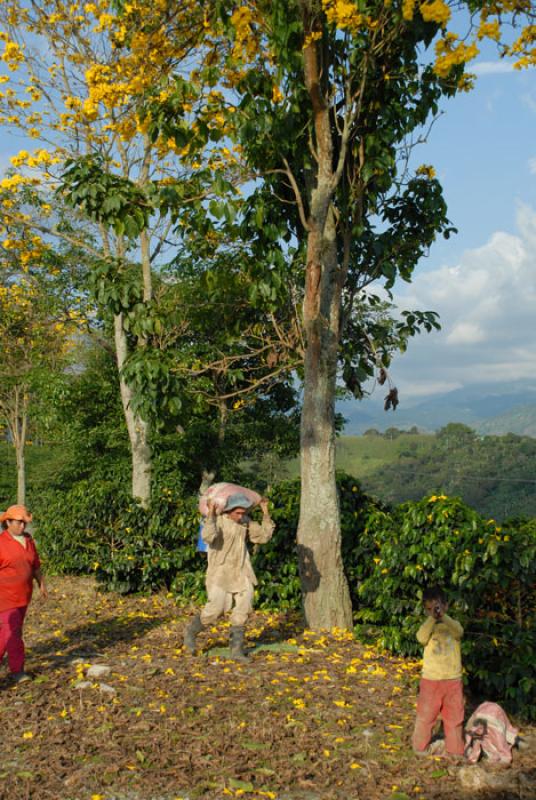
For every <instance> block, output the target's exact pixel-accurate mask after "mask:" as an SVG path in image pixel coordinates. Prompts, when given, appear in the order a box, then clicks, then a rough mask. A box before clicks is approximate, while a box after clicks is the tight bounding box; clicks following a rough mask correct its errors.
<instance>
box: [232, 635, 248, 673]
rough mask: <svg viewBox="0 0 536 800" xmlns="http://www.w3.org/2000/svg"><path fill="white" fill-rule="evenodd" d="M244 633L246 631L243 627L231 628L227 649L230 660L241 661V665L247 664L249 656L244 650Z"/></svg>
mask: <svg viewBox="0 0 536 800" xmlns="http://www.w3.org/2000/svg"><path fill="white" fill-rule="evenodd" d="M245 633H246V630H245V628H244V627H243V626H240V627H238V626H235V627H233V628H231V639H230V648H229V649H230V651H231V658H232V659H233V660H234V661H242V662H243V663H245V664H247V663H248V662H249V656H248V654H247V653H246V651H245V650H244V638H245Z"/></svg>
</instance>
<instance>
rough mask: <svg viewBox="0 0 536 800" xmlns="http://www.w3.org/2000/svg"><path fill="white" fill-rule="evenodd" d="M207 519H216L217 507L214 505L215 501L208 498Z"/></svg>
mask: <svg viewBox="0 0 536 800" xmlns="http://www.w3.org/2000/svg"><path fill="white" fill-rule="evenodd" d="M207 509H208V513H207V517H215V516H216V506H215V505H214V500H213V499H212V497H209V498H207Z"/></svg>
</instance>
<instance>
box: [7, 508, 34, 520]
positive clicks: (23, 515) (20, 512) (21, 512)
mask: <svg viewBox="0 0 536 800" xmlns="http://www.w3.org/2000/svg"><path fill="white" fill-rule="evenodd" d="M8 519H20V520H22V522H31V521H32V515H31V514H30V512H29V511H28V509H27V508H26V506H9V508H8V509H7V511H4V513H3V514H0V522H5V521H6V520H8Z"/></svg>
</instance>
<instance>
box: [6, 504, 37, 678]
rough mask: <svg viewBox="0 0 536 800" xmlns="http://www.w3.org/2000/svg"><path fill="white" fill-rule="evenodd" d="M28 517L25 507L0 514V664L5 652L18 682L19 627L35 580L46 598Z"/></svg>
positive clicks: (20, 667) (21, 648) (21, 654)
mask: <svg viewBox="0 0 536 800" xmlns="http://www.w3.org/2000/svg"><path fill="white" fill-rule="evenodd" d="M31 521H32V515H31V514H30V513H29V511H28V510H27V509H26V508H25V506H10V507H9V508H8V509H7V511H4V513H3V514H0V523H1V526H2V532H1V533H0V662H1V661H2V659H3V657H4V654H5V653H6V652H7V660H8V665H9V670H10V672H11V675H12V677H13V679H14V680H15V681H16V682H17V683H20V682H21V681H24V680H28V679H29V675H27V673H26V672H24V642H23V640H22V625H23V623H24V617H25V615H26V609H27V608H28V605H29V603H30V600H31V599H32V590H33V582H34V580H35V581H37V583H38V585H39V589H40V592H41V597H42V598H43V599H46V598H47V597H48V592H47V588H46V586H45V581H44V578H43V573H42V572H41V562H40V561H39V556H38V554H37V550H36V547H35V543H34V540H33V539H32V537H31V536H30V535H29V534H28V533H26V530H25V529H26V525H27V523H28V522H31Z"/></svg>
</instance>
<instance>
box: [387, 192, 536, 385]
mask: <svg viewBox="0 0 536 800" xmlns="http://www.w3.org/2000/svg"><path fill="white" fill-rule="evenodd" d="M516 220H517V228H518V232H517V234H516V235H514V234H511V233H505V232H502V231H498V232H496V233H494V234H493V235H492V236H491V237H490V239H489V241H488V242H487V243H486V244H485V245H483V246H482V247H479V248H476V249H474V250H467V251H466V252H465V253H464V254H463V255H462V257H461V259H460V261H459V263H458V264H455V265H452V266H451V265H442V266H438V267H437V268H436V269H432V270H427V271H423V272H421V273H420V274H417V275H416V277H415V278H414V281H413V284H412V285H411V287H410V288H409V292H407V293H405V294H404V295H400V296H397V297H396V298H395V301H396V304H397V305H398V306H399V307H400V308H405V309H412V308H420V309H423V310H433V311H437V312H438V313H439V315H440V322H441V326H442V329H441V331H437V332H434V333H432V334H422V335H421V336H418V337H417V338H416V339H414V340H413V341H412V342H411V343H410V345H409V348H408V352H407V353H406V354H404V355H403V356H401V357H397V358H395V360H394V363H393V365H392V371H393V372H394V373H396V377H395V380H396V382H397V385H398V386H399V388H400V389H402V390H403V391H404V394H405V396H408V397H409V396H412V395H413V396H415V397H416V396H417V395H419V396H423V395H425V394H436V393H437V392H438V391H443V389H442V388H439V389H438V387H441V386H442V385H444V386H445V387H446V388H445V389H444V390H445V391H448V388H447V387H451V388H457V387H459V386H468V385H470V384H471V383H482V382H494V381H507V380H516V379H524V378H529V377H532V376H533V374H534V364H535V363H536V324H535V309H536V210H535V209H533V208H531V207H529V206H526V205H519V207H518V210H517V217H516Z"/></svg>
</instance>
